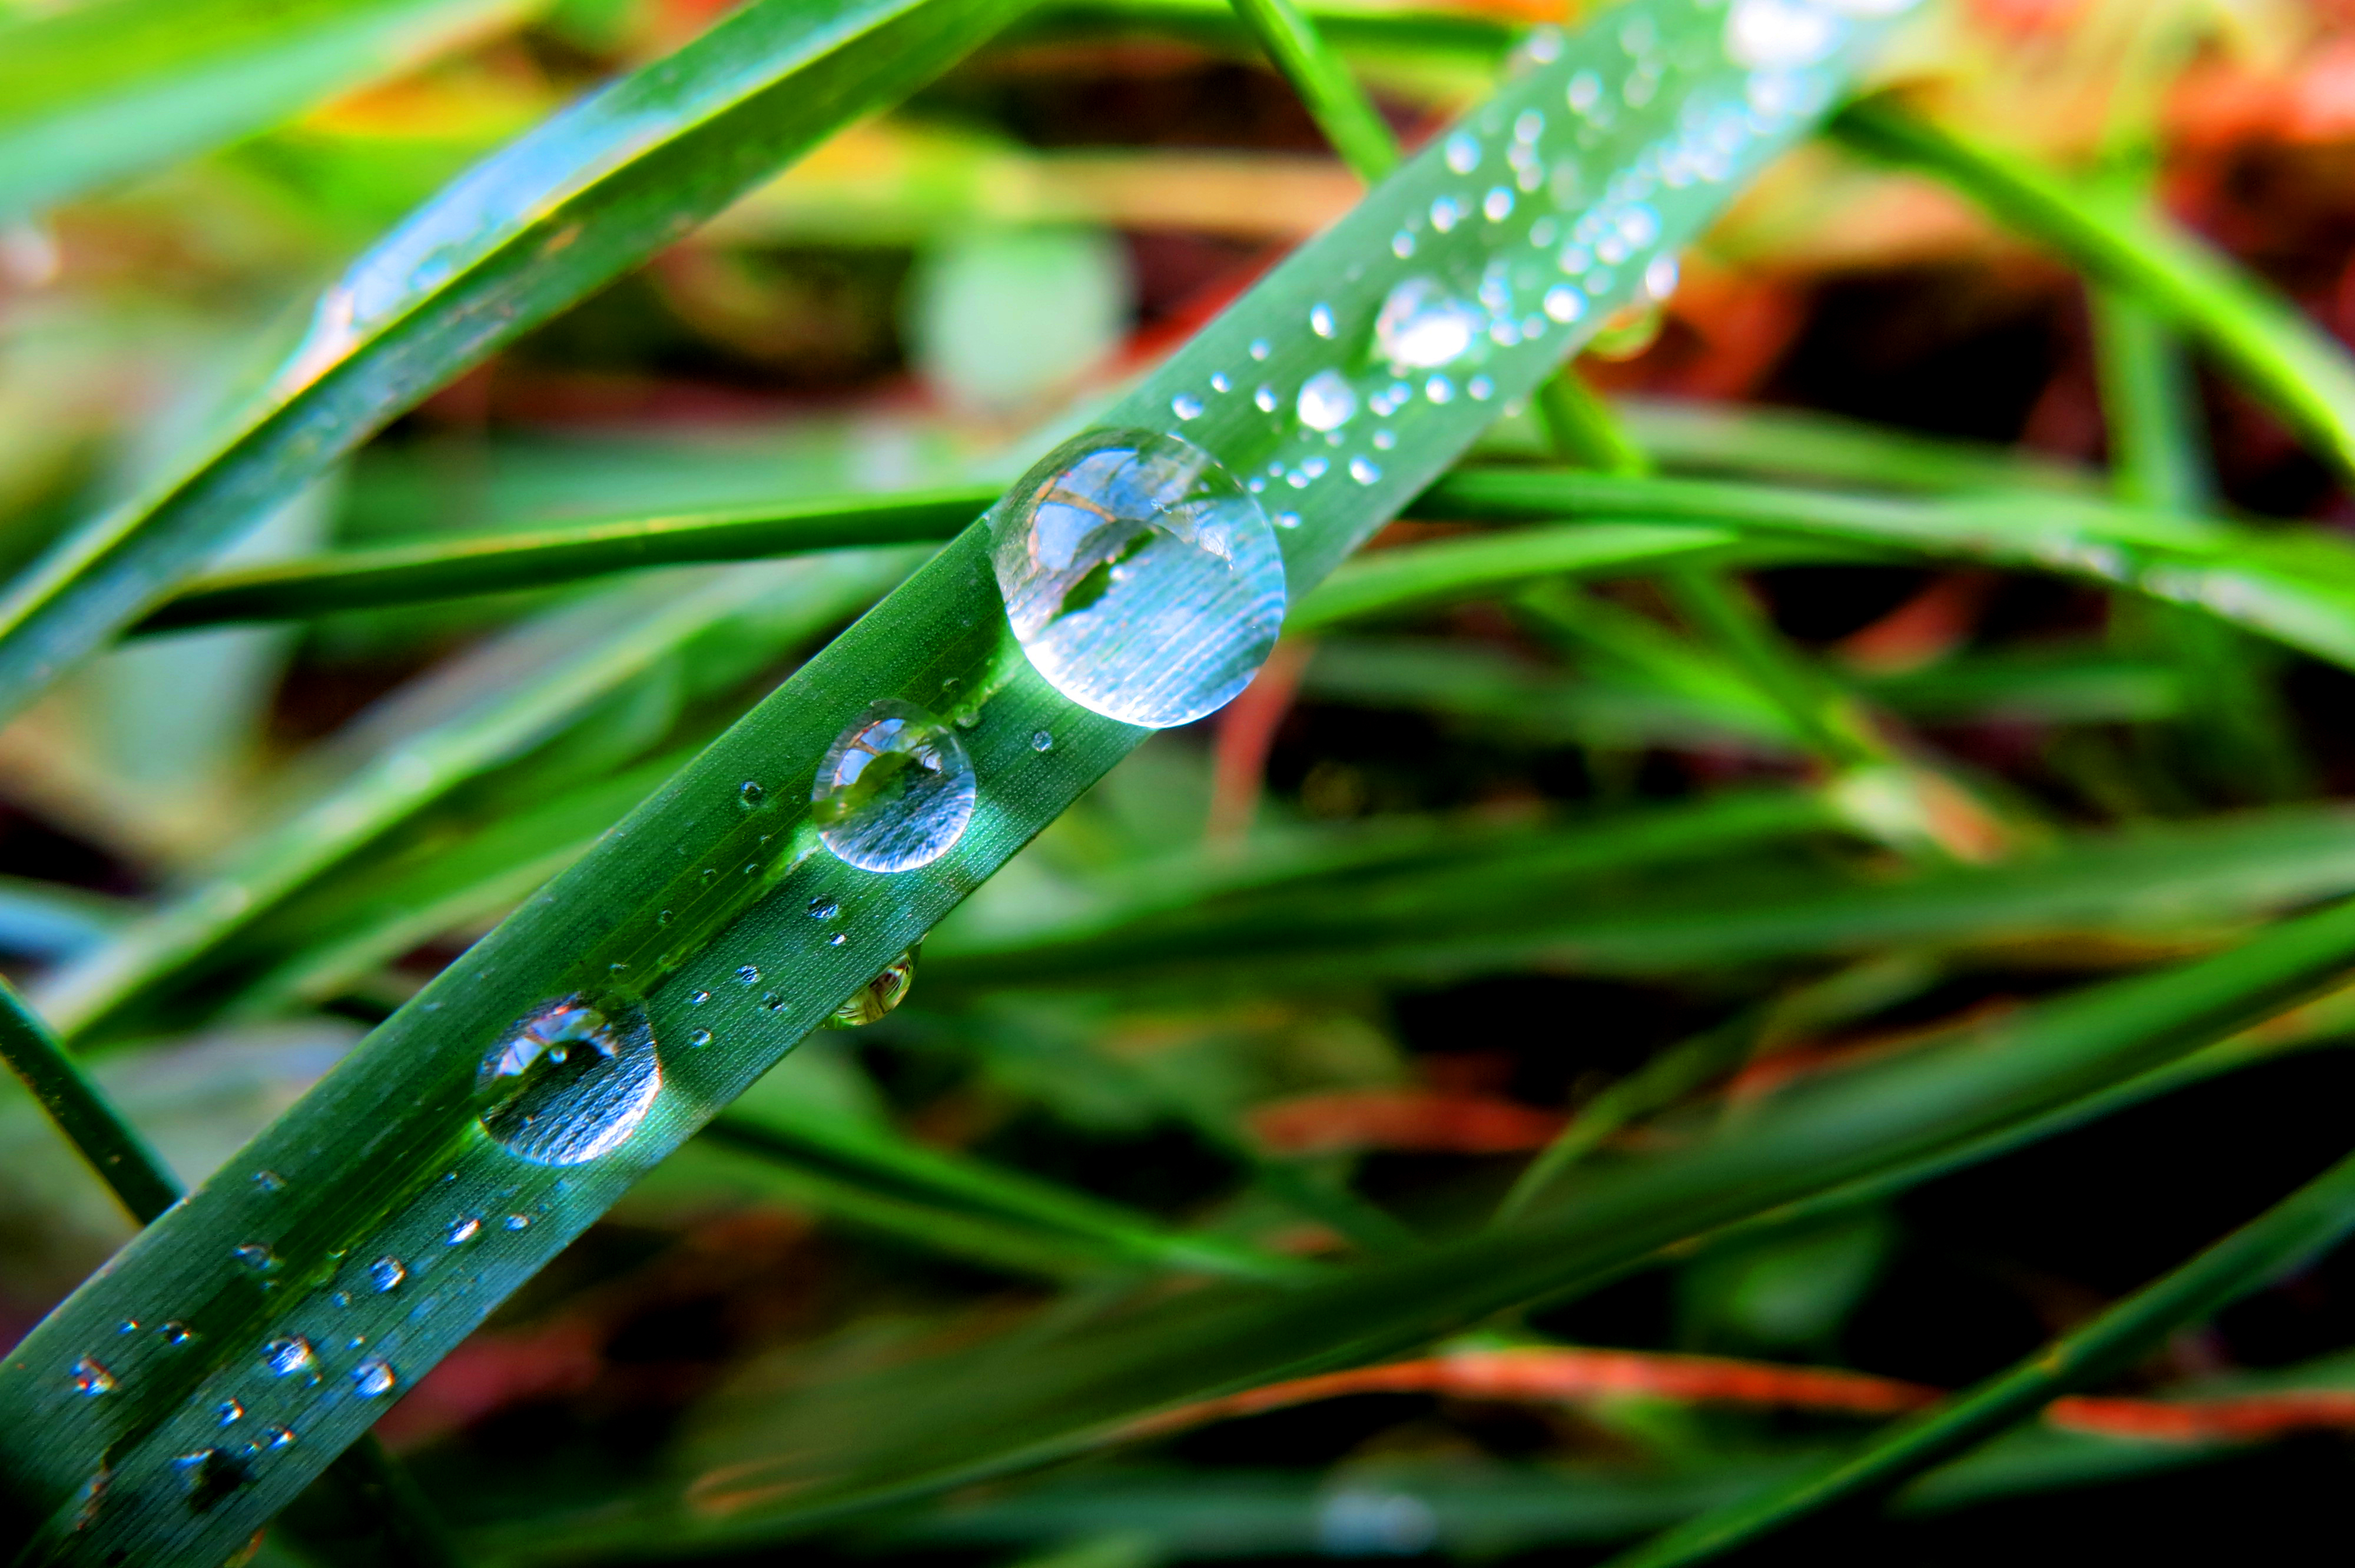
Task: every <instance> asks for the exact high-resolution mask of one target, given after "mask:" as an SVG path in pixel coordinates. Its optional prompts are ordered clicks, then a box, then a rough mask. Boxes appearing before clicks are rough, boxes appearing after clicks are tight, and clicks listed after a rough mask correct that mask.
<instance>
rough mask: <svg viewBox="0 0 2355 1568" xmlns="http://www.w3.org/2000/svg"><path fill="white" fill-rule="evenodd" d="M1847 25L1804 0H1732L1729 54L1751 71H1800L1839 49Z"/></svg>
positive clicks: (1727, 41)
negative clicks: (1799, 69) (1801, 68)
mask: <svg viewBox="0 0 2355 1568" xmlns="http://www.w3.org/2000/svg"><path fill="white" fill-rule="evenodd" d="M1846 26H1847V24H1846V23H1844V22H1843V21H1841V19H1840V18H1839V17H1838V16H1836V15H1830V14H1828V13H1827V12H1826V11H1825V10H1823V9H1821V8H1819V7H1817V6H1816V5H1808V4H1806V3H1805V0H1733V8H1732V10H1730V11H1728V12H1727V13H1726V16H1725V53H1726V57H1727V58H1729V59H1731V60H1732V61H1733V62H1734V63H1735V64H1736V65H1740V66H1745V67H1747V68H1749V69H1752V70H1796V69H1798V68H1800V67H1802V66H1811V65H1814V64H1816V63H1817V61H1819V60H1822V59H1823V58H1825V57H1827V56H1828V55H1829V54H1830V53H1831V52H1832V50H1833V49H1835V48H1838V47H1839V40H1840V34H1841V33H1842V32H1843V31H1844V30H1845V28H1846Z"/></svg>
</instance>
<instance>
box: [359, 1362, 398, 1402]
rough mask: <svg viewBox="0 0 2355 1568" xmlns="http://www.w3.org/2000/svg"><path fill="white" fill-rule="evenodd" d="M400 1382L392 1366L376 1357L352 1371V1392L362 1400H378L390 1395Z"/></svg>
mask: <svg viewBox="0 0 2355 1568" xmlns="http://www.w3.org/2000/svg"><path fill="white" fill-rule="evenodd" d="M399 1381H400V1380H399V1379H398V1378H397V1377H395V1376H394V1375H393V1371H392V1368H391V1367H390V1365H389V1364H388V1363H386V1362H385V1361H381V1360H379V1359H378V1358H377V1357H375V1356H370V1357H369V1358H368V1360H367V1361H362V1362H361V1363H360V1364H359V1365H357V1366H356V1367H354V1368H353V1369H352V1392H353V1393H357V1394H358V1395H359V1396H360V1397H361V1398H362V1399H377V1398H380V1397H382V1396H383V1395H385V1394H388V1393H391V1392H392V1385H393V1384H394V1383H398V1382H399Z"/></svg>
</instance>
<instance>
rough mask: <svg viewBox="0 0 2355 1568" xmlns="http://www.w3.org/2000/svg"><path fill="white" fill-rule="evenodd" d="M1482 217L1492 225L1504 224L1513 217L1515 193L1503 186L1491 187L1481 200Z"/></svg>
mask: <svg viewBox="0 0 2355 1568" xmlns="http://www.w3.org/2000/svg"><path fill="white" fill-rule="evenodd" d="M1480 216H1481V217H1485V218H1487V220H1488V221H1489V222H1490V223H1502V222H1504V221H1505V219H1507V218H1508V217H1512V216H1513V193H1512V192H1511V191H1509V190H1507V189H1506V188H1505V187H1504V186H1503V185H1495V186H1492V187H1490V189H1489V192H1488V194H1487V196H1482V197H1481V198H1480Z"/></svg>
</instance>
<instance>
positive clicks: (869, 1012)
mask: <svg viewBox="0 0 2355 1568" xmlns="http://www.w3.org/2000/svg"><path fill="white" fill-rule="evenodd" d="M915 983H916V954H915V950H914V949H912V948H911V949H910V950H909V951H907V952H904V953H901V954H900V956H899V957H898V958H896V959H892V960H891V961H890V963H888V964H886V965H884V966H883V972H882V973H881V974H879V975H877V976H876V977H875V978H874V979H873V980H868V982H867V983H866V984H865V985H863V986H860V987H859V988H858V990H857V991H852V992H851V993H850V999H849V1000H848V1001H845V1002H844V1003H843V1004H842V1005H841V1006H840V1007H837V1008H836V1009H835V1010H834V1016H833V1017H831V1018H829V1019H827V1020H826V1022H827V1024H828V1025H829V1026H830V1027H832V1028H837V1029H856V1028H858V1027H859V1026H860V1025H861V1024H866V1023H872V1022H875V1021H876V1020H877V1019H879V1018H880V1017H882V1016H883V1015H884V1014H885V1013H887V1012H890V1011H891V1010H892V1009H893V1008H895V1007H897V1006H899V1005H900V1002H902V1001H905V1000H907V995H908V988H909V987H910V986H911V985H913V984H915Z"/></svg>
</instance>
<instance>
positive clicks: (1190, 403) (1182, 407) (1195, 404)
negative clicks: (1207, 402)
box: [1169, 392, 1202, 419]
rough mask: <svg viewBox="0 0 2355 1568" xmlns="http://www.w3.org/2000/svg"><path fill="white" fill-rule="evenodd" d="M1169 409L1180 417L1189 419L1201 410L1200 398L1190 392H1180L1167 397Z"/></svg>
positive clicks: (1197, 414)
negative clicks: (1174, 395)
mask: <svg viewBox="0 0 2355 1568" xmlns="http://www.w3.org/2000/svg"><path fill="white" fill-rule="evenodd" d="M1169 411H1170V412H1171V413H1173V414H1175V415H1177V417H1178V418H1181V419H1191V418H1196V417H1197V416H1199V414H1200V413H1201V412H1202V400H1201V399H1200V398H1199V397H1195V396H1194V395H1193V394H1192V393H1191V392H1180V393H1178V394H1177V396H1176V397H1172V398H1170V399H1169Z"/></svg>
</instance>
